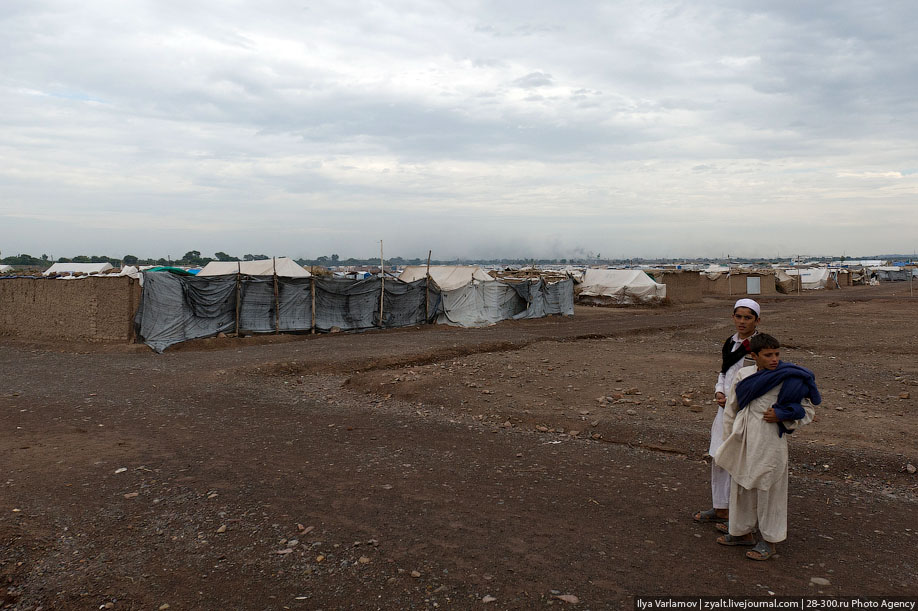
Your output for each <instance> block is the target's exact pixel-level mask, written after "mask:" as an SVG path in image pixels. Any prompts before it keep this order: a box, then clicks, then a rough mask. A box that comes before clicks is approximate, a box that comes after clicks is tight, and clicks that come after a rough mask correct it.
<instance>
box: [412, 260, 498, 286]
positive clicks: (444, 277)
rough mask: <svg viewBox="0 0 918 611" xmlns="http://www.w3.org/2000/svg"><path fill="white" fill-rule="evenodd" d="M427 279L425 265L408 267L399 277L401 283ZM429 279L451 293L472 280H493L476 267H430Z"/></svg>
mask: <svg viewBox="0 0 918 611" xmlns="http://www.w3.org/2000/svg"><path fill="white" fill-rule="evenodd" d="M425 277H427V266H426V265H409V266H407V267H406V268H405V269H404V271H402V273H401V274H400V275H399V277H398V279H399V280H401V281H403V282H414V281H415V280H420V279H421V278H425ZM430 277H431V278H433V281H434V282H436V283H437V286H439V287H440V289H442V290H444V291H452V290H453V289H457V288H459V287H462V286H465V285H466V284H468V283H470V282H471V281H472V280H478V281H481V282H491V281H493V280H494V278H492V277H491V276H489V275H488V274H487V272H485V271H484V270H483V269H481V268H480V267H478V266H477V265H431V266H430Z"/></svg>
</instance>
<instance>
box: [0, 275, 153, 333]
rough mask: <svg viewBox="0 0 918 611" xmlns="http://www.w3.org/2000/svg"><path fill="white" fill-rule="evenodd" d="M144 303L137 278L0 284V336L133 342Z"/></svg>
mask: <svg viewBox="0 0 918 611" xmlns="http://www.w3.org/2000/svg"><path fill="white" fill-rule="evenodd" d="M139 303H140V283H139V282H138V281H137V280H134V279H133V278H127V277H114V278H80V279H77V280H53V279H34V278H12V279H8V280H0V335H7V336H14V337H17V338H21V339H37V340H64V341H90V342H93V341H125V342H127V341H131V340H133V338H134V332H133V325H132V324H131V320H132V318H133V316H134V312H135V311H136V310H137V306H138V304H139Z"/></svg>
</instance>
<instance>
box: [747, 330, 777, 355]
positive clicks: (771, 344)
mask: <svg viewBox="0 0 918 611" xmlns="http://www.w3.org/2000/svg"><path fill="white" fill-rule="evenodd" d="M780 347H781V342H779V341H778V338H776V337H774V336H771V335H769V334H767V333H759V334H757V335H753V336H752V339H750V340H749V352H755V353H756V354H758V353H759V352H761V351H762V350H777V349H778V348H780Z"/></svg>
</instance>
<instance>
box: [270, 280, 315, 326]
mask: <svg viewBox="0 0 918 611" xmlns="http://www.w3.org/2000/svg"><path fill="white" fill-rule="evenodd" d="M277 285H278V296H279V300H280V330H281V331H308V330H310V329H312V281H311V279H310V278H278V279H277Z"/></svg>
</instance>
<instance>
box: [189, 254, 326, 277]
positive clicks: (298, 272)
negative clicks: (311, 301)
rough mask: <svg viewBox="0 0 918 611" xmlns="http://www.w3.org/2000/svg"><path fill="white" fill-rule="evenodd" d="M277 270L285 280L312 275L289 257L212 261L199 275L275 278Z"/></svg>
mask: <svg viewBox="0 0 918 611" xmlns="http://www.w3.org/2000/svg"><path fill="white" fill-rule="evenodd" d="M275 270H276V272H277V275H278V276H281V277H283V278H308V277H309V276H311V275H312V274H310V273H309V272H307V271H306V270H305V269H303V267H302V266H300V265H298V264H297V262H296V261H294V260H293V259H290V258H288V257H278V258H276V259H264V260H260V261H211V262H210V263H208V264H207V265H205V266H204V268H203V269H202V270H201V271H199V272H198V274H197V275H198V276H231V275H233V274H237V273H242V274H245V275H247V276H273V275H274V273H275Z"/></svg>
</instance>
